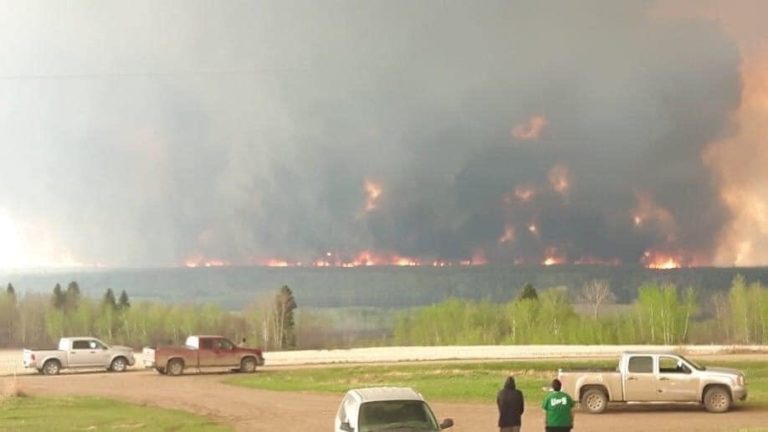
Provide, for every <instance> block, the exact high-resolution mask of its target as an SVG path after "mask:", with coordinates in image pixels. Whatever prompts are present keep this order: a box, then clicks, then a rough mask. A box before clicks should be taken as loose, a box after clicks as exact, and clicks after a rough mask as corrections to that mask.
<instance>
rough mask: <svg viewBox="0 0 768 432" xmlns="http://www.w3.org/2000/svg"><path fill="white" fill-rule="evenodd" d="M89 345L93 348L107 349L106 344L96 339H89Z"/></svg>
mask: <svg viewBox="0 0 768 432" xmlns="http://www.w3.org/2000/svg"><path fill="white" fill-rule="evenodd" d="M88 345H90V348H91V349H105V347H104V345H102V344H100V343H99V342H98V341H95V340H92V341H88Z"/></svg>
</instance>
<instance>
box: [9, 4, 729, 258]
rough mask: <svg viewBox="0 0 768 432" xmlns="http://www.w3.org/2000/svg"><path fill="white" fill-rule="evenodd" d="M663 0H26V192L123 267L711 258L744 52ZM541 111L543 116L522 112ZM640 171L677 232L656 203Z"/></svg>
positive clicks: (16, 194)
mask: <svg viewBox="0 0 768 432" xmlns="http://www.w3.org/2000/svg"><path fill="white" fill-rule="evenodd" d="M649 7H651V3H650V2H647V1H636V2H633V1H622V2H615V1H582V2H564V1H481V2H459V1H455V2H453V1H437V0H422V1H417V2H412V1H365V2H359V1H331V0H328V1H314V0H313V1H282V0H281V1H263V2H257V1H253V2H248V1H224V2H209V1H190V0H184V1H131V2H128V1H99V2H91V1H85V0H81V1H70V2H54V1H26V2H16V1H3V2H2V9H3V11H4V13H3V14H2V15H1V16H0V40H1V41H2V46H3V54H2V56H0V139H2V141H0V179H2V184H3V187H2V188H0V208H4V209H6V210H7V211H8V212H10V213H11V214H12V215H13V216H14V218H15V219H18V220H23V221H25V222H26V223H29V224H30V226H38V227H44V228H41V229H44V230H45V232H46V233H47V234H46V235H50V236H51V237H52V238H54V239H55V241H56V242H57V243H58V244H61V245H63V247H65V248H67V249H68V250H70V251H71V252H72V254H73V255H74V256H76V257H77V258H78V259H79V260H80V261H83V262H100V263H107V264H109V265H128V266H132V265H174V264H178V263H179V262H181V261H183V260H184V259H185V258H186V257H189V256H190V255H194V254H199V255H202V256H206V257H217V258H221V259H225V260H229V261H232V262H247V260H249V259H252V258H264V257H272V256H280V257H286V258H292V259H311V258H313V257H317V256H319V255H320V254H323V253H324V252H325V251H333V252H334V253H338V254H340V255H345V254H348V255H352V254H354V253H355V252H356V251H359V250H362V249H376V250H384V251H391V252H394V253H398V254H402V255H409V256H411V255H413V256H424V257H434V258H445V259H462V258H466V257H468V256H471V255H472V253H473V251H476V250H480V249H481V250H484V251H485V253H486V255H487V257H488V258H489V259H490V260H493V261H500V262H506V261H508V260H513V259H523V260H525V259H532V260H536V259H538V257H540V256H541V254H542V253H543V251H544V250H545V249H546V248H547V247H558V248H559V250H561V251H562V253H564V254H567V256H568V257H569V259H571V260H575V259H578V258H579V257H584V256H590V257H597V258H613V257H616V258H619V259H621V260H622V261H625V262H638V261H639V260H640V259H641V257H642V255H643V252H644V251H645V250H647V249H649V248H661V249H664V248H668V249H680V250H686V251H696V252H697V253H700V254H704V256H709V254H710V253H711V251H712V249H713V247H714V244H713V243H714V241H715V240H716V238H717V234H718V232H719V230H720V229H721V228H722V226H723V225H724V224H725V223H726V221H727V218H728V214H727V212H726V211H725V210H724V208H723V205H722V203H721V201H720V199H719V196H718V191H717V185H716V184H715V183H714V180H713V176H712V174H711V172H709V171H708V170H707V169H706V168H705V167H704V165H703V163H702V160H701V153H702V149H704V147H705V146H706V145H708V144H709V143H711V142H712V141H713V140H716V139H720V138H722V137H724V136H727V135H728V134H729V133H731V131H730V130H729V129H730V126H729V116H730V114H731V113H732V112H733V110H734V109H735V108H736V107H737V106H738V104H739V92H740V81H739V62H740V59H739V55H738V51H737V49H736V47H735V46H734V45H733V43H732V42H730V41H729V40H728V39H727V38H726V37H725V36H724V35H723V34H722V33H721V31H720V30H719V29H718V27H717V26H716V25H715V24H714V23H712V22H707V21H705V20H690V21H674V22H665V21H661V20H658V19H654V18H652V17H651V15H650V14H649V9H648V8H649ZM536 115H539V116H543V117H545V118H546V121H547V124H546V126H545V127H544V128H543V130H542V131H541V135H540V137H539V139H537V140H521V139H517V138H515V137H514V136H513V135H512V133H511V130H512V129H513V128H514V127H515V126H516V125H518V124H525V123H526V122H527V121H528V119H529V118H531V117H532V116H536ZM556 165H561V166H564V167H565V168H566V169H567V172H568V176H569V180H570V189H569V191H568V194H567V196H562V195H561V194H558V193H556V192H554V191H552V190H551V189H550V188H547V185H548V184H549V183H548V173H549V171H550V170H551V169H552V167H553V166H556ZM366 179H369V180H371V181H375V182H376V183H378V184H380V185H381V187H382V194H381V196H380V197H379V200H378V201H377V205H376V209H375V210H373V211H370V212H368V213H366V212H365V211H364V209H365V200H366V195H365V189H364V182H365V180H366ZM521 185H534V186H535V187H536V188H537V190H538V191H539V193H538V194H537V195H536V196H535V197H534V199H533V200H532V201H530V202H528V203H516V202H512V203H505V201H504V197H505V196H506V195H508V194H509V193H510V192H512V191H514V190H515V188H516V187H518V186H521ZM638 193H642V194H647V195H648V196H651V197H652V198H653V200H654V202H655V203H656V204H657V205H658V206H659V207H662V208H664V209H666V210H667V211H668V212H669V213H671V215H672V216H673V217H674V219H675V233H674V236H672V237H670V235H669V233H668V232H666V231H665V230H664V229H663V227H659V226H656V225H654V224H653V223H649V224H648V225H645V226H643V227H642V228H641V229H638V227H635V226H634V225H633V223H632V216H631V212H632V209H633V208H635V207H636V205H637V198H636V197H637V194H638ZM531 221H536V223H537V224H538V233H537V235H533V233H530V232H529V231H528V230H527V229H526V227H527V226H528V225H529V224H530V223H531ZM505 226H514V227H515V231H516V236H515V240H514V242H509V243H504V244H500V243H499V242H498V239H499V237H500V236H501V235H502V234H503V233H504V230H505Z"/></svg>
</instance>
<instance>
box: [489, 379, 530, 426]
mask: <svg viewBox="0 0 768 432" xmlns="http://www.w3.org/2000/svg"><path fill="white" fill-rule="evenodd" d="M496 404H497V405H498V406H499V432H520V425H521V424H522V418H521V417H522V415H523V411H525V402H524V401H523V392H521V391H520V390H518V389H517V386H516V385H515V377H513V376H509V377H507V380H506V382H504V388H503V389H501V390H499V394H498V395H497V396H496Z"/></svg>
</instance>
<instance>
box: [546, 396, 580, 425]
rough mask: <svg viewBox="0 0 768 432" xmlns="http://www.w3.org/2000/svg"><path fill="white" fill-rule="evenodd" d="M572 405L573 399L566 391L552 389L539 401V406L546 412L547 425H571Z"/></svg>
mask: <svg viewBox="0 0 768 432" xmlns="http://www.w3.org/2000/svg"><path fill="white" fill-rule="evenodd" d="M573 405H574V402H573V399H571V397H570V396H568V393H564V392H561V391H553V392H551V393H550V394H548V395H547V397H545V398H544V402H542V403H541V407H542V408H543V409H544V411H546V412H547V426H573V417H572V416H571V408H573Z"/></svg>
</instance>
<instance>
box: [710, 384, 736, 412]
mask: <svg viewBox="0 0 768 432" xmlns="http://www.w3.org/2000/svg"><path fill="white" fill-rule="evenodd" d="M704 407H705V408H706V409H707V411H709V412H712V413H724V412H726V411H728V409H730V408H731V393H730V392H729V391H728V389H726V388H725V387H722V386H713V387H709V388H707V390H706V391H705V392H704Z"/></svg>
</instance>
